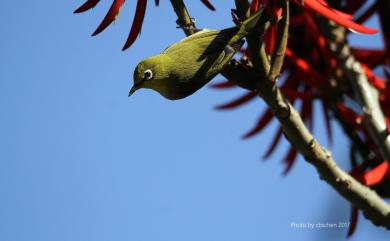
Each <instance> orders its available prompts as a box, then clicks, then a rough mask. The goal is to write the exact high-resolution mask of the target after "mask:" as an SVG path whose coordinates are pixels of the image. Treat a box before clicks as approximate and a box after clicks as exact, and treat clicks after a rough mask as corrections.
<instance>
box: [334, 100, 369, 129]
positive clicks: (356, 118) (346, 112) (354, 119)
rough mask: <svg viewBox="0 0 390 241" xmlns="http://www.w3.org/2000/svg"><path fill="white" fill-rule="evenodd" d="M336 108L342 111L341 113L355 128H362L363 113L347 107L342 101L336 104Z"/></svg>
mask: <svg viewBox="0 0 390 241" xmlns="http://www.w3.org/2000/svg"><path fill="white" fill-rule="evenodd" d="M336 108H337V109H338V110H339V111H340V113H341V114H342V115H343V117H344V118H345V119H346V120H347V121H348V122H349V123H351V124H352V125H353V126H354V127H355V128H360V127H361V126H360V124H361V122H362V120H363V117H362V116H361V115H358V114H356V113H355V112H354V111H352V110H351V109H349V108H348V107H346V106H345V105H344V104H342V103H338V104H337V105H336Z"/></svg>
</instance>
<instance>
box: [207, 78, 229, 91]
mask: <svg viewBox="0 0 390 241" xmlns="http://www.w3.org/2000/svg"><path fill="white" fill-rule="evenodd" d="M209 86H210V87H211V88H213V89H230V88H233V87H235V85H234V84H233V83H232V82H230V81H227V80H225V81H223V82H219V83H213V84H210V85H209Z"/></svg>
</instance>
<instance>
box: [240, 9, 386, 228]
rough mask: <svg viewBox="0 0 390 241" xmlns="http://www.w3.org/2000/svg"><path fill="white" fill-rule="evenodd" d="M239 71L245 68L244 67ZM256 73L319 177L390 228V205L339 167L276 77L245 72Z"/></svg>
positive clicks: (270, 103)
mask: <svg viewBox="0 0 390 241" xmlns="http://www.w3.org/2000/svg"><path fill="white" fill-rule="evenodd" d="M240 3H241V1H236V6H237V9H239V8H240ZM241 8H242V6H241ZM286 16H287V15H285V17H286ZM287 23H288V21H287ZM283 34H284V36H283V38H287V36H286V35H287V32H284V33H283ZM283 38H282V39H283ZM248 45H249V47H251V46H250V45H251V42H249V41H248ZM256 54H257V53H256V52H255V53H253V52H252V55H253V56H254V55H256ZM252 60H253V62H254V66H256V65H260V64H263V63H260V62H257V63H256V62H255V60H256V59H255V58H252ZM236 68H237V69H238V68H240V66H239V65H238V66H236ZM240 71H241V72H243V71H245V70H244V69H241V70H240ZM279 71H280V70H279ZM253 72H254V73H253ZM254 75H255V80H259V84H258V91H259V95H260V96H261V97H262V98H263V100H264V101H265V102H266V103H267V105H268V107H269V108H270V109H271V111H272V112H273V113H274V115H275V116H276V118H277V119H278V120H279V122H280V124H281V125H282V127H283V130H284V133H285V135H286V137H287V140H288V141H289V142H290V144H291V145H292V146H294V147H295V148H296V150H297V151H298V152H299V153H300V154H302V155H303V157H304V158H305V160H306V161H307V162H309V163H311V164H312V165H313V166H314V167H315V168H316V169H317V171H318V173H319V175H320V178H321V179H322V180H325V181H326V182H327V183H328V184H329V185H331V186H332V187H333V188H334V189H335V190H336V191H337V192H338V193H339V194H341V195H342V196H343V197H344V198H346V199H347V200H348V201H350V202H351V203H352V204H353V205H354V206H356V207H357V208H359V209H360V210H362V212H363V214H364V215H365V216H366V217H367V218H368V219H370V220H371V221H372V222H373V223H374V224H375V225H378V226H383V227H386V228H387V229H390V205H388V204H387V203H386V202H384V200H383V199H381V197H379V196H378V195H377V194H376V192H374V191H372V190H371V189H369V188H368V187H366V186H364V185H362V184H361V183H359V182H358V181H356V180H355V179H354V178H353V177H352V176H350V175H349V174H348V173H346V172H345V171H343V170H342V169H341V168H340V167H338V165H337V164H336V162H335V161H334V159H333V158H332V155H331V153H330V152H329V151H328V150H326V149H325V148H324V147H322V146H321V145H320V144H319V143H318V142H317V141H316V140H315V138H314V137H313V135H312V134H311V133H310V132H309V130H308V129H307V128H306V126H305V124H304V122H303V121H302V119H301V117H300V115H299V114H298V112H297V111H296V110H295V109H294V107H293V106H292V105H291V104H290V102H289V101H288V100H287V99H286V98H285V97H284V96H283V94H282V93H281V91H280V89H279V88H278V87H277V85H276V81H272V80H271V79H270V78H269V75H264V74H262V73H261V72H259V71H257V70H256V69H254V70H253V71H252V73H250V74H249V75H246V76H254ZM274 75H275V76H278V75H279V73H274ZM244 78H245V77H244Z"/></svg>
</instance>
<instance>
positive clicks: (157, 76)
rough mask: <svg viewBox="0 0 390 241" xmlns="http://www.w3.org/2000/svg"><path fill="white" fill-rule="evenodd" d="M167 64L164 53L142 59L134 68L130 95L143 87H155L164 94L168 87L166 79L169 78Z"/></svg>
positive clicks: (154, 88)
mask: <svg viewBox="0 0 390 241" xmlns="http://www.w3.org/2000/svg"><path fill="white" fill-rule="evenodd" d="M165 64H166V61H164V57H163V56H162V55H157V56H153V57H150V58H147V59H144V60H142V61H141V62H140V63H139V64H138V65H137V67H136V68H135V70H134V84H133V87H132V88H131V89H130V91H129V96H130V95H132V94H133V93H134V92H135V91H137V90H138V89H141V88H147V89H153V90H155V91H157V92H159V93H160V94H163V92H164V91H165V89H166V83H165V81H164V79H166V78H167V74H166V70H165V67H164V65H165Z"/></svg>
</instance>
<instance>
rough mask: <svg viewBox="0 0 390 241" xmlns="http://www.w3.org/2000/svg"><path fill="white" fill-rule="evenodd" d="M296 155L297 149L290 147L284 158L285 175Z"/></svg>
mask: <svg viewBox="0 0 390 241" xmlns="http://www.w3.org/2000/svg"><path fill="white" fill-rule="evenodd" d="M296 157H297V150H295V148H293V147H291V148H290V151H289V152H288V153H287V156H286V157H285V158H284V161H285V162H286V168H285V169H284V171H283V175H287V174H288V173H289V172H290V170H291V168H292V166H293V165H294V163H295V159H296Z"/></svg>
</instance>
